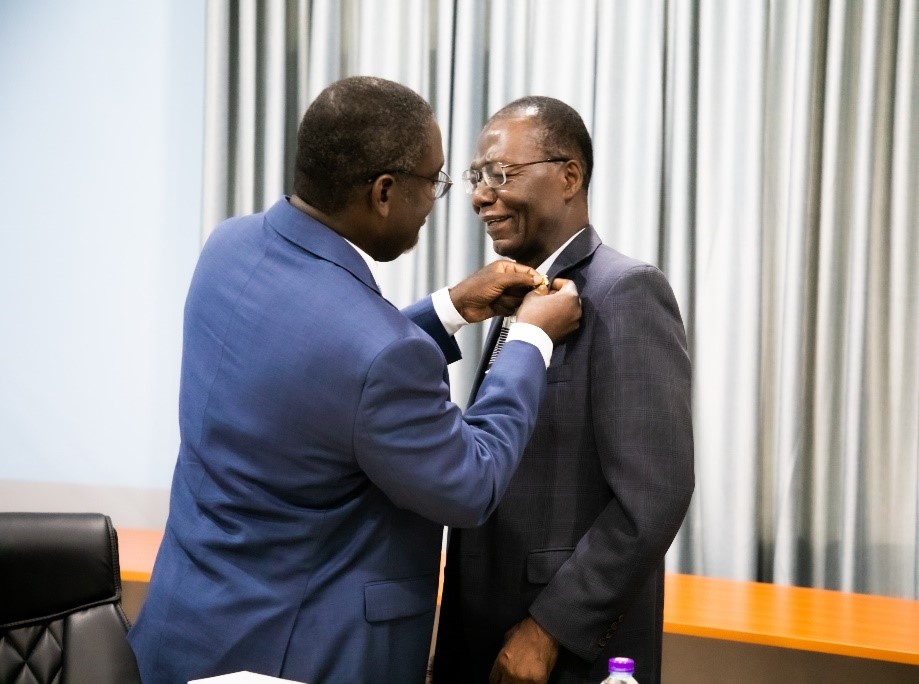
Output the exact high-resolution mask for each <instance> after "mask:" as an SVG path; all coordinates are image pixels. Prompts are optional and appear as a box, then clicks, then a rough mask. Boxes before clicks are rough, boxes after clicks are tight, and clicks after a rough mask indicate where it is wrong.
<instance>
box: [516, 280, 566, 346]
mask: <svg viewBox="0 0 919 684" xmlns="http://www.w3.org/2000/svg"><path fill="white" fill-rule="evenodd" d="M580 320H581V298H580V297H579V296H578V288H577V287H576V286H575V284H574V282H573V281H571V280H565V279H564V278H556V279H555V280H553V281H552V289H551V290H550V289H547V288H546V287H545V286H544V285H540V286H539V287H538V288H536V289H535V290H533V291H532V292H530V293H529V294H527V296H526V297H524V298H523V303H521V304H520V308H519V309H517V321H518V322H520V323H530V324H532V325H535V326H538V327H540V328H542V329H543V331H545V333H546V334H547V335H548V336H549V339H551V340H552V343H553V344H557V343H558V342H559V341H560V340H562V339H563V338H564V337H565V336H566V335H568V334H570V333H572V332H574V331H575V330H577V328H578V325H580Z"/></svg>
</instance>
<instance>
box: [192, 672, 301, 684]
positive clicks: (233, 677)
mask: <svg viewBox="0 0 919 684" xmlns="http://www.w3.org/2000/svg"><path fill="white" fill-rule="evenodd" d="M269 682H294V680H293V679H278V678H277V677H269V676H268V675H263V674H256V673H255V672H233V673H231V674H225V675H218V676H216V677H205V678H204V679H192V680H191V681H190V682H188V684H269ZM294 684H306V683H305V682H294Z"/></svg>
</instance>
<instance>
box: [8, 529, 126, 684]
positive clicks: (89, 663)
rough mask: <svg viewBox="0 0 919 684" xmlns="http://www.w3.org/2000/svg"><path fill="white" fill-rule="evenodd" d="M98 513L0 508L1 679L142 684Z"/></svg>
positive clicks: (108, 534) (108, 538)
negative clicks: (15, 510)
mask: <svg viewBox="0 0 919 684" xmlns="http://www.w3.org/2000/svg"><path fill="white" fill-rule="evenodd" d="M119 572H120V571H119V567H118V537H117V535H116V533H115V528H114V527H112V521H111V520H110V519H109V517H108V516H106V515H102V514H100V513H0V682H2V683H3V684H27V683H28V684H79V683H82V682H93V683H94V684H109V683H111V684H116V683H117V684H139V683H140V675H139V674H138V671H137V663H136V661H135V659H134V653H133V652H132V651H131V647H130V645H129V644H128V641H127V638H126V636H125V635H126V634H127V630H128V628H129V627H130V623H129V622H128V619H127V617H126V616H125V614H124V611H123V610H122V608H121V577H120V574H119Z"/></svg>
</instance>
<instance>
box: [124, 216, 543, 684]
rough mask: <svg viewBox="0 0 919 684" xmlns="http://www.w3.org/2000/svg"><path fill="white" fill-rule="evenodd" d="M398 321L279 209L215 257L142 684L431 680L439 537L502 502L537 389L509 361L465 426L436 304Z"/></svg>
mask: <svg viewBox="0 0 919 684" xmlns="http://www.w3.org/2000/svg"><path fill="white" fill-rule="evenodd" d="M407 313H408V315H409V316H410V317H407V316H406V314H404V313H402V312H400V311H399V310H398V309H396V308H395V307H394V306H392V305H391V304H390V303H389V302H388V301H386V300H385V299H384V298H383V297H382V296H381V295H380V292H379V290H378V288H377V286H376V283H375V282H374V280H373V277H372V275H371V273H370V271H369V269H368V267H367V265H366V263H365V262H364V261H363V259H362V258H361V257H360V255H359V254H358V253H357V252H356V251H355V250H354V249H353V248H352V247H351V246H350V245H349V244H348V243H347V242H346V241H345V240H343V239H342V238H341V237H340V236H339V235H337V234H336V233H334V232H333V231H331V230H330V229H328V228H326V227H325V226H323V225H321V224H320V223H318V222H316V221H314V220H312V219H311V218H309V217H308V216H306V215H305V214H303V213H302V212H300V211H298V210H297V209H295V208H293V207H292V206H291V205H290V204H289V203H288V202H287V201H286V200H284V199H282V200H280V201H279V202H277V204H275V205H274V206H273V207H272V208H271V209H270V210H268V211H267V212H265V213H263V214H256V215H253V216H246V217H242V218H235V219H230V220H228V221H226V222H224V223H223V224H222V225H221V226H219V227H218V228H217V230H216V231H215V232H214V234H213V235H212V236H211V238H210V239H209V240H208V242H207V244H206V245H205V247H204V249H203V250H202V253H201V257H200V260H199V263H198V266H197V268H196V271H195V275H194V278H193V280H192V283H191V287H190V290H189V294H188V299H187V302H186V309H185V332H184V348H183V360H182V381H181V396H180V428H181V447H180V451H179V456H178V461H177V463H176V469H175V474H174V477H173V483H172V492H171V500H170V511H169V519H168V522H167V525H166V532H165V536H164V539H163V543H162V546H161V548H160V551H159V555H158V557H157V561H156V565H155V567H154V570H153V577H152V580H151V583H150V588H149V592H148V595H147V598H146V600H145V603H144V607H143V610H142V611H141V614H140V616H139V618H138V622H137V624H136V625H135V627H134V628H133V630H132V631H131V633H130V640H131V644H132V646H133V648H134V650H135V653H136V654H137V658H138V662H139V665H140V670H141V673H142V676H143V679H144V681H145V682H146V683H147V684H151V683H155V682H187V681H188V680H189V679H194V678H199V677H205V676H212V675H217V674H221V673H226V672H232V671H238V670H249V671H254V672H259V673H263V674H268V675H273V676H281V677H286V678H290V679H294V680H300V681H307V682H310V684H328V683H333V682H346V681H347V682H360V681H370V680H373V681H377V682H413V681H417V682H421V681H423V679H424V671H425V665H426V660H427V654H428V649H429V644H430V638H431V631H432V626H433V616H434V607H435V599H436V592H437V580H438V567H439V558H440V550H441V537H442V526H443V525H462V526H466V525H475V524H479V523H481V522H482V521H483V520H484V519H485V518H486V517H487V516H488V515H489V513H491V511H492V510H493V509H494V507H495V506H496V505H497V502H498V500H499V499H500V497H501V495H502V494H503V492H504V490H505V488H506V487H507V484H508V482H509V480H510V477H511V475H512V474H513V471H514V469H515V468H516V466H517V463H518V461H519V458H520V454H521V452H522V451H523V447H524V445H525V444H526V442H527V439H528V438H529V435H530V433H531V431H532V429H533V425H534V423H535V417H536V409H537V407H538V405H539V399H540V398H541V396H542V393H543V392H544V390H545V382H546V381H545V375H546V373H545V368H544V365H543V361H542V358H541V356H540V353H539V351H538V350H537V349H536V348H535V347H534V346H533V345H530V344H527V343H524V342H515V343H509V344H508V345H507V347H506V351H505V352H504V354H502V359H503V362H502V363H501V364H500V365H496V366H495V368H494V370H493V372H491V373H489V377H488V380H487V381H486V382H485V383H484V384H483V386H482V390H481V392H480V395H479V396H480V398H479V400H478V401H477V402H476V403H475V404H474V405H472V406H470V407H469V409H468V410H467V411H466V414H465V415H463V414H462V413H461V411H460V410H459V408H458V407H457V406H456V405H454V404H452V403H451V402H450V401H449V396H448V387H447V384H446V383H445V381H444V378H445V375H446V359H445V355H444V350H446V352H447V353H448V354H449V355H450V356H451V358H457V357H458V355H459V350H458V348H457V347H456V346H455V344H453V342H452V340H450V339H449V338H448V337H447V336H446V332H445V331H444V330H443V327H442V326H441V325H440V323H439V321H438V319H437V317H436V315H435V314H434V312H433V308H432V306H431V302H430V298H428V299H426V300H423V301H422V302H421V303H420V304H418V305H415V306H414V307H411V309H410V310H409V311H408V312H407ZM413 320H414V321H417V322H418V323H420V324H421V325H423V326H424V327H425V328H426V329H427V332H425V331H423V330H422V328H421V327H419V326H418V325H416V323H415V322H413ZM435 338H436V339H437V340H438V341H439V342H440V344H438V343H435Z"/></svg>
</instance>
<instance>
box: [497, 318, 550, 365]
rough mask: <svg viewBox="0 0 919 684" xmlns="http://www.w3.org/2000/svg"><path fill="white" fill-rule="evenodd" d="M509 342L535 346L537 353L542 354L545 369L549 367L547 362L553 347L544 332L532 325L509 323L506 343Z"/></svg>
mask: <svg viewBox="0 0 919 684" xmlns="http://www.w3.org/2000/svg"><path fill="white" fill-rule="evenodd" d="M511 340H520V341H522V342H529V343H530V344H532V345H535V347H536V348H537V349H538V350H539V353H540V354H542V360H543V361H544V362H545V364H546V368H548V367H549V362H550V361H551V360H552V347H553V345H552V340H551V339H550V338H549V336H548V335H547V334H546V331H545V330H543V329H542V328H540V327H539V326H536V325H533V324H532V323H520V322H517V321H515V322H513V323H511V327H510V328H509V329H508V331H507V342H510V341H511ZM507 342H505V344H507Z"/></svg>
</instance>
